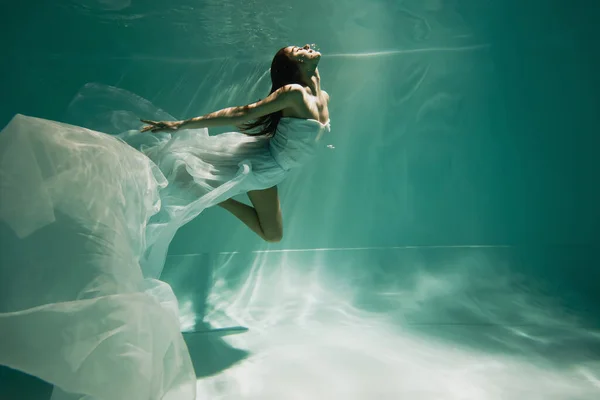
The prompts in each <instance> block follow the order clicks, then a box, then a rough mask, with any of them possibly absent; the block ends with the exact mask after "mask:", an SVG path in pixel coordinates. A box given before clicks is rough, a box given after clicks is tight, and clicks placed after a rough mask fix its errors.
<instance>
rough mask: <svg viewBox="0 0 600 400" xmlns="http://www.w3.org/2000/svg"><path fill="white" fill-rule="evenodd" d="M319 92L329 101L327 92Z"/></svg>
mask: <svg viewBox="0 0 600 400" xmlns="http://www.w3.org/2000/svg"><path fill="white" fill-rule="evenodd" d="M321 92H322V93H323V96H325V100H327V101H329V93H327V92H326V91H324V90H321Z"/></svg>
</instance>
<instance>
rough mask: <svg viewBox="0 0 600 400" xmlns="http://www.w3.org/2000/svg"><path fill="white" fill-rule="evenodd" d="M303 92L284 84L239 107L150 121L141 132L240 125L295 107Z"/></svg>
mask: <svg viewBox="0 0 600 400" xmlns="http://www.w3.org/2000/svg"><path fill="white" fill-rule="evenodd" d="M303 96H304V95H303V92H302V89H301V86H300V85H286V86H284V87H282V88H280V89H277V90H276V91H275V92H273V93H271V94H270V95H269V96H268V97H266V98H265V99H263V100H260V101H257V102H256V103H252V104H248V105H246V106H241V107H228V108H224V109H222V110H219V111H215V112H213V113H210V114H206V115H203V116H200V117H195V118H190V119H186V120H183V121H150V120H141V121H142V122H145V123H147V124H148V125H147V126H144V127H143V128H142V132H146V131H152V132H160V131H173V130H180V129H199V128H213V127H215V126H222V125H240V124H242V123H244V122H246V121H251V120H255V119H257V118H259V117H262V116H264V115H268V114H272V113H274V112H277V111H280V110H283V109H286V108H296V107H297V106H298V105H300V104H302V102H303Z"/></svg>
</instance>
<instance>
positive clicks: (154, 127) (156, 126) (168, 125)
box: [140, 119, 181, 133]
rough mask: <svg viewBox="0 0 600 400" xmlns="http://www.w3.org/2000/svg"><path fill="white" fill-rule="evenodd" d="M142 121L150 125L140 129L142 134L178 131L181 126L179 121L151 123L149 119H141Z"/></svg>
mask: <svg viewBox="0 0 600 400" xmlns="http://www.w3.org/2000/svg"><path fill="white" fill-rule="evenodd" d="M140 121H142V122H143V123H145V124H148V125H146V126H144V127H142V129H140V131H141V132H148V131H151V132H154V133H158V132H172V131H176V130H177V129H179V127H180V126H181V123H180V122H179V121H150V120H149V119H140Z"/></svg>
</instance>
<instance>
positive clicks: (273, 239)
mask: <svg viewBox="0 0 600 400" xmlns="http://www.w3.org/2000/svg"><path fill="white" fill-rule="evenodd" d="M263 239H264V240H265V241H266V242H269V243H278V242H281V239H283V231H280V230H272V231H267V232H264V237H263Z"/></svg>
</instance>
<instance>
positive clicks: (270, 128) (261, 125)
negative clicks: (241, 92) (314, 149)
mask: <svg viewBox="0 0 600 400" xmlns="http://www.w3.org/2000/svg"><path fill="white" fill-rule="evenodd" d="M285 49H286V47H283V48H281V49H279V51H278V52H277V53H276V54H275V57H273V61H272V62H271V91H270V92H269V94H271V93H273V92H275V91H276V90H277V89H279V88H282V87H283V86H285V85H289V84H291V83H301V74H300V69H299V68H298V64H297V63H296V61H295V60H293V59H292V58H291V57H290V56H289V53H288V52H286V51H285ZM282 115H283V113H282V112H281V111H277V112H274V113H272V114H268V115H264V116H262V117H260V118H258V119H256V120H254V121H251V122H248V123H246V124H243V125H241V126H240V127H239V128H240V130H241V131H242V132H243V133H245V134H248V135H264V136H267V137H272V136H273V135H275V131H276V130H277V125H278V124H279V120H280V119H281V116H282ZM256 129H258V130H256Z"/></svg>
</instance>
